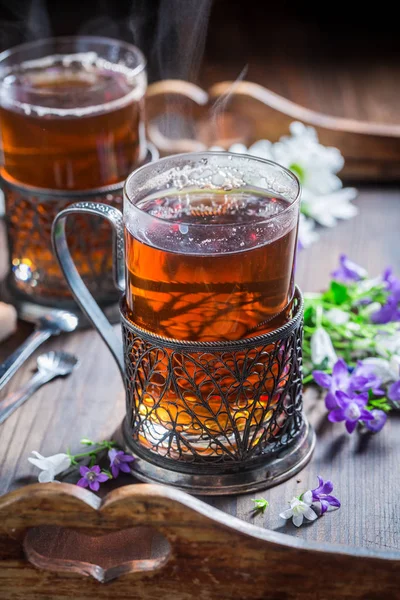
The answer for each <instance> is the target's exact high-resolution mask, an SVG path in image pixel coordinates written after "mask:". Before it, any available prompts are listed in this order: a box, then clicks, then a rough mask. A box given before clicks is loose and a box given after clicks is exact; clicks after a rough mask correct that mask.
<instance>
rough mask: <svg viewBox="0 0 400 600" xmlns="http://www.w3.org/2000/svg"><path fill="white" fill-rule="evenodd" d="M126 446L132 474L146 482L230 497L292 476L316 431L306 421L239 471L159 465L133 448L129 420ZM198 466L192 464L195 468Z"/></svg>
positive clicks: (307, 454)
mask: <svg viewBox="0 0 400 600" xmlns="http://www.w3.org/2000/svg"><path fill="white" fill-rule="evenodd" d="M122 430H123V437H124V446H125V449H126V450H127V451H128V452H130V453H131V454H132V455H133V456H135V458H136V460H135V461H134V463H133V467H132V471H131V472H132V475H133V476H134V477H136V478H137V479H139V480H140V481H144V482H146V483H161V484H165V485H171V486H174V487H176V488H178V489H180V490H182V491H184V492H189V493H190V494H195V495H199V496H227V495H229V494H247V493H248V492H254V491H256V490H265V489H267V488H270V487H273V486H274V485H278V484H279V483H282V482H283V481H286V479H289V478H290V477H292V476H293V475H295V474H296V473H298V472H299V471H301V469H303V467H305V466H306V464H307V463H308V461H309V460H310V458H311V456H312V453H313V451H314V448H315V441H316V437H315V433H314V430H313V429H312V427H311V426H310V425H309V423H308V422H307V421H306V420H305V421H304V425H303V427H302V429H301V430H300V432H299V433H298V435H297V436H296V438H295V439H294V440H293V442H292V443H291V444H290V445H288V446H287V447H285V448H282V449H281V450H279V451H278V452H276V453H273V454H271V455H270V456H268V455H266V456H265V461H264V462H262V463H261V464H260V463H259V462H258V463H257V465H255V466H254V468H252V469H247V470H240V471H238V472H237V473H226V474H223V473H215V474H213V475H210V474H203V473H199V474H194V473H182V472H179V471H176V470H172V469H167V468H165V467H160V466H158V465H156V464H154V463H152V462H150V461H149V460H148V459H147V458H143V457H141V456H140V455H139V454H138V452H137V449H136V447H132V440H131V438H130V436H129V431H128V426H127V423H126V419H125V420H124V422H123V426H122ZM195 469H196V467H195V466H193V471H195Z"/></svg>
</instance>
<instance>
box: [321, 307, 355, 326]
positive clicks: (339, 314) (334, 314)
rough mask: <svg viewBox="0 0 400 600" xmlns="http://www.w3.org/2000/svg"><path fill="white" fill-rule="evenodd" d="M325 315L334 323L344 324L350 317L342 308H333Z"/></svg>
mask: <svg viewBox="0 0 400 600" xmlns="http://www.w3.org/2000/svg"><path fill="white" fill-rule="evenodd" d="M325 317H326V318H327V319H328V321H330V322H331V323H333V324H334V325H344V324H345V323H347V321H348V320H349V319H350V315H349V313H348V312H346V311H345V310H340V308H331V309H330V310H327V311H326V313H325Z"/></svg>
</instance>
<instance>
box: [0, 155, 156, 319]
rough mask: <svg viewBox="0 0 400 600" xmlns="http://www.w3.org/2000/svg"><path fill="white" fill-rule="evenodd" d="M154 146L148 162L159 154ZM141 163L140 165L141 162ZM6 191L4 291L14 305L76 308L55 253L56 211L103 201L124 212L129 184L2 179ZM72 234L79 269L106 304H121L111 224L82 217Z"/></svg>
mask: <svg viewBox="0 0 400 600" xmlns="http://www.w3.org/2000/svg"><path fill="white" fill-rule="evenodd" d="M157 156H158V155H157V151H156V149H155V148H154V147H153V146H151V145H149V146H148V151H147V156H146V159H145V161H144V162H145V163H147V162H151V161H153V160H155V159H156V158H157ZM139 166H140V165H139ZM0 185H1V187H2V189H3V191H4V196H5V206H6V214H5V221H6V227H7V238H8V254H9V265H10V266H9V273H8V277H7V281H6V290H3V293H2V295H4V296H5V297H6V298H7V299H10V300H12V301H13V302H14V303H16V304H18V303H19V302H29V303H34V304H37V305H43V306H52V307H57V308H65V309H69V310H76V309H77V305H76V303H75V301H74V299H73V297H72V296H71V292H70V290H69V287H68V285H67V283H66V281H65V279H64V277H63V275H62V273H61V271H60V268H59V266H58V264H57V261H56V259H55V257H54V255H53V249H52V244H51V226H52V223H53V221H54V219H55V217H56V215H57V214H58V213H59V212H60V211H62V210H64V209H65V208H67V207H68V206H70V205H71V204H73V203H75V202H77V201H78V200H80V201H88V202H102V203H104V204H107V205H109V206H113V207H115V208H119V209H120V210H122V203H123V185H124V182H120V183H116V184H113V185H109V186H106V187H102V188H98V189H90V190H80V191H79V190H78V191H70V190H50V189H42V188H34V187H31V186H26V185H23V184H21V183H19V182H16V181H13V180H12V179H10V178H8V177H7V176H6V175H5V174H3V175H2V176H1V177H0ZM67 236H68V242H69V246H70V248H71V253H72V256H73V257H74V261H75V264H76V266H77V269H78V271H79V273H80V274H81V275H82V278H83V280H84V282H85V285H87V287H88V288H89V290H90V292H91V293H92V295H93V296H94V298H95V299H96V301H97V302H98V303H99V304H101V305H102V306H108V305H112V304H114V305H115V304H116V303H118V300H119V294H118V292H117V291H116V289H115V285H114V282H113V276H112V265H113V260H112V244H111V229H110V226H109V224H108V223H107V222H106V221H105V220H104V219H101V218H99V217H97V218H96V217H90V218H89V217H88V216H87V215H79V216H77V217H76V218H75V219H74V220H73V221H72V220H71V222H70V223H69V224H68V227H67Z"/></svg>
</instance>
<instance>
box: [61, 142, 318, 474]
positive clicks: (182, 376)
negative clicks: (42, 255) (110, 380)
mask: <svg viewBox="0 0 400 600" xmlns="http://www.w3.org/2000/svg"><path fill="white" fill-rule="evenodd" d="M299 196H300V186H299V183H298V180H297V178H296V177H295V175H293V174H292V173H291V172H289V171H287V170H286V169H284V168H283V167H281V166H279V165H277V164H275V163H272V162H269V161H266V160H262V159H258V158H254V157H250V156H242V155H237V154H229V153H220V152H204V153H196V154H185V155H178V156H173V157H169V158H164V159H161V160H159V161H156V162H155V163H153V164H149V165H145V166H143V167H141V168H140V169H138V170H137V171H135V172H134V173H132V174H131V175H130V176H129V178H128V180H127V182H126V185H125V190H124V216H123V217H122V214H121V213H120V212H119V211H117V210H115V209H114V208H111V207H108V206H105V205H98V204H94V203H93V204H91V203H77V204H75V205H72V206H71V207H70V208H68V209H67V210H65V211H62V212H61V213H60V214H59V215H58V216H57V217H56V219H55V222H54V224H53V243H54V250H55V254H56V256H57V258H58V261H59V264H60V266H61V269H62V270H63V272H64V275H65V277H66V280H67V281H68V284H69V286H70V288H71V290H72V292H73V294H74V296H75V298H76V300H77V302H78V304H79V305H80V306H81V308H82V310H83V311H84V312H85V313H86V315H87V316H88V317H89V319H90V320H91V322H92V323H93V325H94V326H95V327H96V328H97V329H98V331H99V333H100V334H101V336H102V337H103V339H104V341H105V342H106V343H107V345H108V346H109V348H110V350H111V352H112V353H113V355H114V357H115V358H116V360H117V362H118V364H119V367H120V369H121V373H122V375H123V378H124V383H125V388H126V393H127V407H128V412H127V418H126V425H125V441H126V444H127V446H128V447H129V449H130V450H131V451H133V452H134V453H136V454H137V455H139V456H142V457H145V458H146V460H150V462H152V461H154V460H156V462H157V464H158V465H160V466H165V463H166V464H171V462H172V463H174V462H175V461H176V462H178V463H187V462H189V463H190V464H191V465H194V466H196V465H203V466H204V462H206V463H207V461H211V463H212V464H214V462H215V461H217V462H218V463H220V467H221V465H222V467H223V468H225V467H226V465H225V463H226V462H227V463H230V464H232V461H233V463H236V464H237V463H240V464H245V463H247V462H248V461H250V462H251V461H253V460H255V459H257V458H258V459H259V458H260V457H262V456H263V455H264V454H265V455H266V454H268V453H271V452H272V453H273V452H274V451H277V450H279V449H282V447H283V446H284V445H288V444H289V443H290V442H292V441H293V440H294V439H295V438H296V437H297V436H299V435H300V432H301V431H302V432H303V434H302V437H301V440H302V441H301V445H303V444H306V446H305V447H306V448H307V452H306V454H307V456H309V452H311V450H310V448H311V446H312V443H311V438H310V437H309V433H308V429H307V428H306V427H305V425H304V423H305V421H304V420H303V417H302V413H301V408H302V404H301V316H302V303H301V295H300V294H299V292H297V295H296V296H294V289H295V288H294V282H293V272H294V262H295V253H296V240H297V226H298V218H299V202H300V200H299ZM81 213H86V214H91V215H102V216H104V217H105V218H106V219H107V220H108V221H109V222H111V223H112V224H113V226H114V231H115V234H114V250H115V268H114V276H115V281H116V284H117V286H118V288H119V289H120V290H121V291H124V290H125V297H124V298H123V300H122V303H121V322H122V329H123V343H124V346H123V349H122V348H121V345H120V342H119V340H118V339H117V338H116V337H115V334H114V331H113V329H112V327H111V326H110V324H109V323H108V322H107V320H106V319H105V317H104V315H103V314H102V313H101V311H100V310H99V308H98V306H97V305H96V304H95V302H94V301H93V298H92V297H91V296H90V294H89V292H88V290H87V289H86V288H85V287H84V286H83V284H82V281H81V280H80V278H79V276H78V275H77V272H76V269H75V268H74V264H73V261H72V260H71V256H70V254H69V250H68V245H67V243H66V238H65V233H64V232H65V222H66V219H67V217H68V216H69V215H76V214H81ZM124 238H125V243H124ZM124 248H125V252H124ZM292 458H293V457H292ZM291 460H292V459H291ZM160 461H161V462H160ZM213 461H214V462H213ZM211 463H207V464H211ZM224 465H225V467H224ZM171 468H173V467H171ZM213 468H214V467H213ZM185 469H189V470H190V469H191V467H185ZM150 478H151V477H150ZM156 479H157V478H156ZM263 481H264V484H265V470H264V473H263Z"/></svg>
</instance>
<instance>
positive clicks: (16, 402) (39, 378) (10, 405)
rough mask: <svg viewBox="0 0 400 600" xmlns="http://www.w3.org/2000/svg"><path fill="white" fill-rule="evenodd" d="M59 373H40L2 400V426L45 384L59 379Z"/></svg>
mask: <svg viewBox="0 0 400 600" xmlns="http://www.w3.org/2000/svg"><path fill="white" fill-rule="evenodd" d="M57 375H59V373H54V372H50V371H38V372H37V373H35V375H33V377H31V379H30V380H29V381H28V383H26V384H25V385H23V386H22V387H21V388H20V389H19V390H17V391H16V392H13V393H11V394H8V396H6V397H5V398H4V399H3V400H0V424H1V423H4V421H5V420H6V419H8V417H9V416H10V415H12V414H13V412H14V411H15V410H16V409H17V408H19V407H20V406H22V404H24V402H26V400H28V398H30V397H31V396H32V394H34V393H35V392H36V391H37V390H38V389H39V388H40V387H41V386H42V385H43V384H45V383H47V382H48V381H51V380H52V379H53V378H54V377H57Z"/></svg>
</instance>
